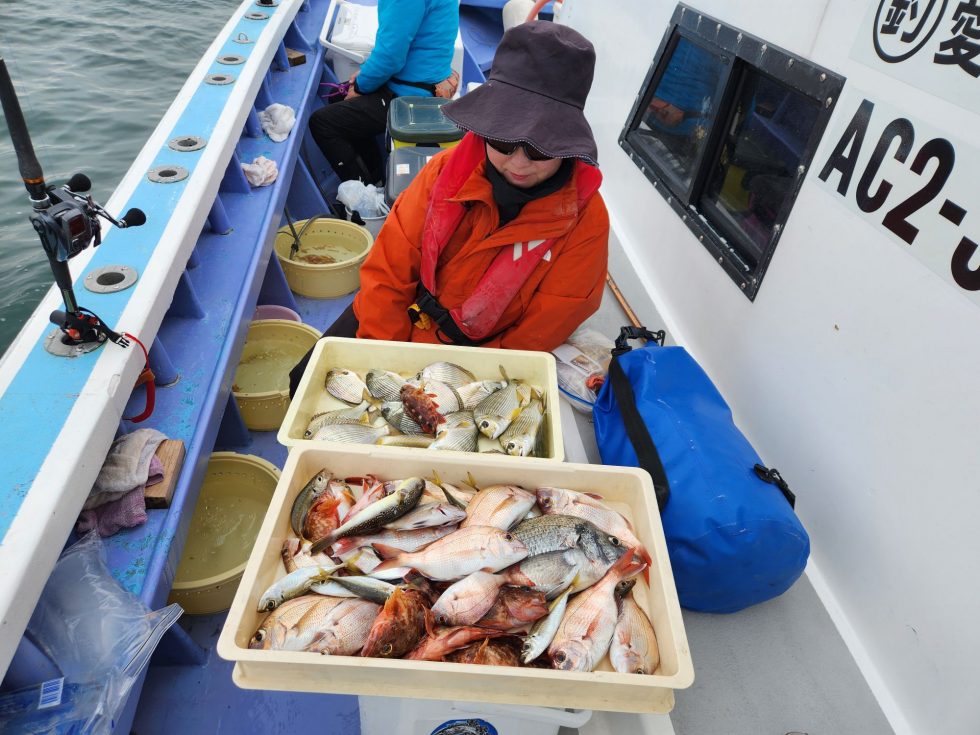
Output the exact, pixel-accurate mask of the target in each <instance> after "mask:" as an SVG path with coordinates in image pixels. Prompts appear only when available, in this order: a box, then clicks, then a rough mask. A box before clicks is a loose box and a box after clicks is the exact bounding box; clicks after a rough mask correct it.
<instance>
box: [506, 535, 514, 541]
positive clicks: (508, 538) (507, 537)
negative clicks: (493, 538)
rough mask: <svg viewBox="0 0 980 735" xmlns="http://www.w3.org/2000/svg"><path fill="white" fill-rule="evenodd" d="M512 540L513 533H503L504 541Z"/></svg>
mask: <svg viewBox="0 0 980 735" xmlns="http://www.w3.org/2000/svg"><path fill="white" fill-rule="evenodd" d="M513 540H514V534H512V533H505V534H504V541H513Z"/></svg>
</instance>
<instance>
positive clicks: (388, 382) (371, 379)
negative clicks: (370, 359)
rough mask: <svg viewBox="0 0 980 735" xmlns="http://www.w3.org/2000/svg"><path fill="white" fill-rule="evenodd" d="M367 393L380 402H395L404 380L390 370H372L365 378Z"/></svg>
mask: <svg viewBox="0 0 980 735" xmlns="http://www.w3.org/2000/svg"><path fill="white" fill-rule="evenodd" d="M364 382H365V384H366V385H367V389H368V392H369V393H370V394H371V395H372V396H374V397H375V398H377V399H378V400H381V401H397V400H399V398H398V394H399V391H401V389H402V386H403V385H405V378H403V377H402V376H401V375H399V374H398V373H395V372H392V371H391V370H379V369H377V368H372V369H371V370H368V373H367V375H366V376H365V381H364Z"/></svg>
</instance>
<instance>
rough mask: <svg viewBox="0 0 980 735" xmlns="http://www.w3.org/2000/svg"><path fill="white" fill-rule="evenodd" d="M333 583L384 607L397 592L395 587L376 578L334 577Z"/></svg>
mask: <svg viewBox="0 0 980 735" xmlns="http://www.w3.org/2000/svg"><path fill="white" fill-rule="evenodd" d="M333 582H334V583H335V584H337V585H339V586H340V587H343V588H345V589H347V590H349V591H350V592H352V593H353V594H355V595H357V596H358V597H363V598H364V599H365V600H370V601H371V602H376V603H377V604H379V605H384V604H385V602H387V601H388V598H389V597H391V593H392V592H394V591H395V585H393V584H390V583H389V582H385V581H384V580H382V579H375V578H374V577H334V578H333Z"/></svg>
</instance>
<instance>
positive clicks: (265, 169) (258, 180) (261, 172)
mask: <svg viewBox="0 0 980 735" xmlns="http://www.w3.org/2000/svg"><path fill="white" fill-rule="evenodd" d="M242 171H244V172H245V178H246V179H248V183H250V184H251V185H252V186H268V185H269V184H271V183H272V182H273V181H275V180H276V179H277V178H278V176H279V167H278V166H276V162H275V161H271V160H269V159H268V158H266V157H265V156H259V157H258V158H256V159H255V160H254V161H252V162H251V163H243V164H242Z"/></svg>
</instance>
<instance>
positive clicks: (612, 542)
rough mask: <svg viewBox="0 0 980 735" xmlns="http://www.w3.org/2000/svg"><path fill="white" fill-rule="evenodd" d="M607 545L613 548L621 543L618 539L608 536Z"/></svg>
mask: <svg viewBox="0 0 980 735" xmlns="http://www.w3.org/2000/svg"><path fill="white" fill-rule="evenodd" d="M609 543H611V544H612V545H613V546H619V544H620V543H621V542H620V540H619V539H618V538H616V537H615V536H610V537H609Z"/></svg>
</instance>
